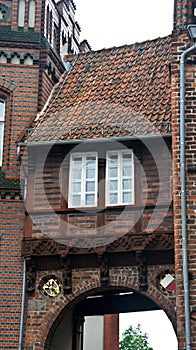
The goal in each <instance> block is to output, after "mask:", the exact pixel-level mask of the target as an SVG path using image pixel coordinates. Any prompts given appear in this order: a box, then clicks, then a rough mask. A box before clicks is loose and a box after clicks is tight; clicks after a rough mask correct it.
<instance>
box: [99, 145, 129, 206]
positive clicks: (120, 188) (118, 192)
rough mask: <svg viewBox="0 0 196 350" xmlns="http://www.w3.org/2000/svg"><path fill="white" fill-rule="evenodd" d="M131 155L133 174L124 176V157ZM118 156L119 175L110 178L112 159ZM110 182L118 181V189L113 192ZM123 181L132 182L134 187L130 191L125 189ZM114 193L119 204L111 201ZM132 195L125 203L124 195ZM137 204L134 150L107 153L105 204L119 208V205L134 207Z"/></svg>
mask: <svg viewBox="0 0 196 350" xmlns="http://www.w3.org/2000/svg"><path fill="white" fill-rule="evenodd" d="M124 155H130V156H131V173H130V174H127V175H123V156H124ZM111 156H117V164H118V166H117V173H116V176H115V177H110V176H109V172H110V164H111V162H110V159H111V158H110V157H111ZM110 180H111V181H112V180H113V181H116V183H117V188H115V189H114V190H111V186H110ZM123 180H130V181H131V183H132V185H131V186H130V191H129V189H123ZM112 193H114V194H115V195H117V202H116V203H112V202H111V201H110V195H111V194H112ZM124 193H130V194H131V200H130V201H127V202H125V201H123V194H124ZM134 203H135V190H134V159H133V150H113V151H108V152H107V153H106V183H105V204H106V206H118V205H132V204H134Z"/></svg>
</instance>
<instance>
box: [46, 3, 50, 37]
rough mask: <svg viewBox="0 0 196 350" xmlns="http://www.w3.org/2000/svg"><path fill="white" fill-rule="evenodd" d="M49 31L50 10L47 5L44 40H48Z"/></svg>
mask: <svg viewBox="0 0 196 350" xmlns="http://www.w3.org/2000/svg"><path fill="white" fill-rule="evenodd" d="M49 29H50V9H49V5H48V6H47V12H46V38H47V39H48V38H49Z"/></svg>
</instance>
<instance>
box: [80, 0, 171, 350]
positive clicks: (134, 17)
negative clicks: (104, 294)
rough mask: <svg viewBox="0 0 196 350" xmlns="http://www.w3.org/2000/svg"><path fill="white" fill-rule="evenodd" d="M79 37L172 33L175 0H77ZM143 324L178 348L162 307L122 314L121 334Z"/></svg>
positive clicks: (157, 345) (159, 343)
mask: <svg viewBox="0 0 196 350" xmlns="http://www.w3.org/2000/svg"><path fill="white" fill-rule="evenodd" d="M74 2H75V4H76V7H77V10H76V20H77V21H78V23H79V25H80V27H81V37H80V41H82V40H83V39H87V40H88V42H89V44H90V45H91V48H92V49H93V50H100V49H103V48H110V47H113V46H121V45H125V44H127V45H130V44H133V43H135V42H142V41H145V40H148V39H150V40H151V39H155V38H158V37H164V36H166V35H169V34H171V32H172V28H173V2H174V0H148V1H146V0H137V1H135V0H121V1H119V0H74ZM138 324H141V327H142V330H143V331H144V332H146V333H148V336H149V337H148V339H149V343H150V345H151V346H152V347H153V350H165V349H167V350H177V340H176V336H175V333H174V330H173V327H172V325H171V322H170V321H169V319H168V317H167V316H166V314H165V313H164V312H163V311H150V312H142V313H141V312H135V313H127V314H121V315H120V334H122V333H123V332H124V331H125V329H127V328H128V327H129V326H130V325H132V326H134V327H135V326H137V325H138Z"/></svg>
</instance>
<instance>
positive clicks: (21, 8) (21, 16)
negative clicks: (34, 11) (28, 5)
mask: <svg viewBox="0 0 196 350" xmlns="http://www.w3.org/2000/svg"><path fill="white" fill-rule="evenodd" d="M24 19H25V0H19V1H18V26H19V27H24Z"/></svg>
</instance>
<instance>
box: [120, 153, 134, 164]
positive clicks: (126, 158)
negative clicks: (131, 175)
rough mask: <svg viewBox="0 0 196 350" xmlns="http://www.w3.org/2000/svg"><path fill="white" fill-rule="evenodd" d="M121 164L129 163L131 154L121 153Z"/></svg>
mask: <svg viewBox="0 0 196 350" xmlns="http://www.w3.org/2000/svg"><path fill="white" fill-rule="evenodd" d="M122 157H123V164H126V163H129V164H131V162H132V154H123V156H122Z"/></svg>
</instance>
